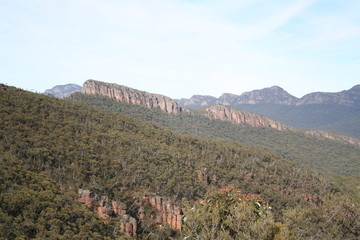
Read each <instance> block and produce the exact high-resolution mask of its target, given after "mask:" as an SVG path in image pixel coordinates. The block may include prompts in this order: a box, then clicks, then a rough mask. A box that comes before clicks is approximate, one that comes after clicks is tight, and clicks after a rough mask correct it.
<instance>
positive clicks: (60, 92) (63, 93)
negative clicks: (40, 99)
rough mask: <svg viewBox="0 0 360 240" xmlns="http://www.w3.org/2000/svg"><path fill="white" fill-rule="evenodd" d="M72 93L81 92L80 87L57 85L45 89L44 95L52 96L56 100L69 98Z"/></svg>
mask: <svg viewBox="0 0 360 240" xmlns="http://www.w3.org/2000/svg"><path fill="white" fill-rule="evenodd" d="M74 92H81V86H79V85H76V84H66V85H57V86H55V87H53V88H51V89H47V90H46V91H45V92H44V94H45V95H52V96H54V97H57V98H64V97H68V96H70V94H72V93H74Z"/></svg>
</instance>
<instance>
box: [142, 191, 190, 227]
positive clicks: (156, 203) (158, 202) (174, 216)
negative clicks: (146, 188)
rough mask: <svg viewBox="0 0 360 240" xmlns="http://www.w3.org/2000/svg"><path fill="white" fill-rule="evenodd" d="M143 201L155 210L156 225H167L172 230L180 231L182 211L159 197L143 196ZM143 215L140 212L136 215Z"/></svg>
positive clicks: (167, 200)
mask: <svg viewBox="0 0 360 240" xmlns="http://www.w3.org/2000/svg"><path fill="white" fill-rule="evenodd" d="M143 200H144V201H145V202H148V203H150V205H151V206H152V207H153V208H155V209H156V210H157V215H156V216H155V219H156V223H157V224H158V225H160V226H163V225H167V226H169V227H170V228H172V229H175V230H178V231H181V228H182V224H183V215H184V213H183V209H182V208H180V207H178V206H176V205H175V203H174V202H173V201H171V200H170V199H166V198H163V197H159V196H152V195H145V196H144V198H143ZM140 214H141V215H143V212H140V209H139V213H138V215H140Z"/></svg>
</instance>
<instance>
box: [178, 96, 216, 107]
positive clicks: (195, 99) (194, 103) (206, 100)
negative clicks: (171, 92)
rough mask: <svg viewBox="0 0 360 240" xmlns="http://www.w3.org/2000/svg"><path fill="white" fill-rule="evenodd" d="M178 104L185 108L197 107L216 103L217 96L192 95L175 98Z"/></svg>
mask: <svg viewBox="0 0 360 240" xmlns="http://www.w3.org/2000/svg"><path fill="white" fill-rule="evenodd" d="M175 101H176V102H178V103H179V105H180V106H182V107H186V108H199V107H204V106H209V105H213V104H216V103H217V98H216V97H212V96H202V95H194V96H192V97H191V98H190V99H186V98H182V99H176V100H175Z"/></svg>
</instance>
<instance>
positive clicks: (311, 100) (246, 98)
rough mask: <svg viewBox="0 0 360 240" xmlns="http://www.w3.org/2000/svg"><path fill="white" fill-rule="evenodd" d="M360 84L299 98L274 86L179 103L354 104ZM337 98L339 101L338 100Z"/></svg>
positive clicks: (205, 96) (186, 104)
mask: <svg viewBox="0 0 360 240" xmlns="http://www.w3.org/2000/svg"><path fill="white" fill-rule="evenodd" d="M359 93H360V84H359V85H355V86H353V87H352V88H350V89H349V90H342V91H340V92H311V93H308V94H305V95H304V96H303V97H301V98H297V97H295V96H293V95H291V94H289V93H288V92H287V91H285V90H284V89H283V88H281V87H279V86H276V85H275V86H272V87H267V88H262V89H256V90H252V91H248V92H244V93H242V94H240V95H237V94H233V93H223V94H222V95H221V96H220V97H218V98H216V97H214V96H210V95H193V96H192V97H191V98H189V99H187V98H181V99H178V100H177V101H178V103H179V104H180V105H181V106H182V107H189V108H199V107H201V106H204V104H201V105H200V104H196V103H197V102H199V100H198V99H200V100H201V101H202V102H203V103H204V102H207V101H209V102H210V104H208V105H212V104H215V103H218V104H223V105H232V106H234V105H238V104H269V103H271V104H280V105H288V106H295V105H297V106H299V105H306V104H323V103H333V104H342V105H352V104H357V103H359V102H360V97H359V96H358V95H359ZM348 95H349V96H348ZM336 100H337V101H336Z"/></svg>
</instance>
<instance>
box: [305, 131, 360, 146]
mask: <svg viewBox="0 0 360 240" xmlns="http://www.w3.org/2000/svg"><path fill="white" fill-rule="evenodd" d="M305 134H306V135H310V136H313V137H317V138H326V139H331V140H333V141H337V142H341V143H344V144H353V145H358V146H360V139H359V138H354V137H351V136H347V135H343V134H339V133H333V132H327V131H318V130H308V131H305Z"/></svg>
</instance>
